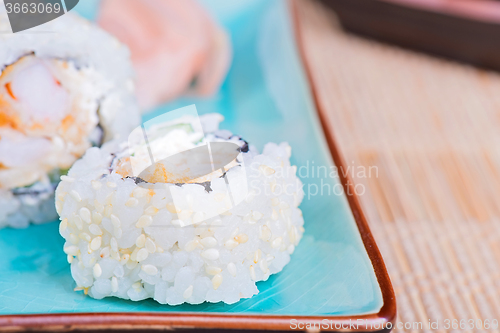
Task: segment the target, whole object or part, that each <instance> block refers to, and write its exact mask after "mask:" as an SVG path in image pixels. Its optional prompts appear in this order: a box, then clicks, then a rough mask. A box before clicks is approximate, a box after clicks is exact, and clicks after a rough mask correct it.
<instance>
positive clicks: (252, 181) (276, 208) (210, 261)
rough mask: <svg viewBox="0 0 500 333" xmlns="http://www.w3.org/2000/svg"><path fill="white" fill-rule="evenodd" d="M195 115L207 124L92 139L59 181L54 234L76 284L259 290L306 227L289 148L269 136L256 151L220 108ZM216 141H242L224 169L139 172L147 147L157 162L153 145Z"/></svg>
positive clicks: (135, 291) (130, 294)
mask: <svg viewBox="0 0 500 333" xmlns="http://www.w3.org/2000/svg"><path fill="white" fill-rule="evenodd" d="M200 118H201V127H202V128H199V126H197V122H196V119H194V118H190V117H189V116H187V117H183V118H181V119H177V120H174V121H171V122H167V123H162V124H159V125H158V126H156V127H152V128H151V129H149V130H148V131H149V134H148V137H149V145H148V147H147V149H146V148H145V147H144V145H143V144H142V143H140V140H135V139H132V140H129V142H128V143H127V142H125V143H123V144H117V143H115V142H111V143H108V144H105V145H104V146H103V147H102V148H97V147H94V148H90V149H89V150H88V151H87V153H86V154H85V155H84V157H83V158H82V159H81V160H79V161H77V162H76V163H75V164H74V165H73V167H72V168H71V169H70V170H69V173H68V175H67V177H64V179H63V180H62V181H61V183H60V184H59V186H58V188H57V191H56V207H57V212H58V213H59V215H60V219H61V223H60V229H59V231H60V233H61V235H62V236H63V237H64V239H65V240H66V242H65V244H64V252H65V253H66V254H67V258H68V262H69V263H70V264H71V274H72V276H73V278H74V280H75V281H76V288H75V290H83V291H84V292H85V293H88V295H90V296H91V297H94V298H97V299H101V298H103V297H108V296H114V297H119V298H123V299H130V300H133V301H139V300H143V299H146V298H153V299H155V300H156V301H158V302H159V303H162V304H170V305H177V304H182V303H191V304H198V303H202V302H205V301H208V302H220V301H223V302H225V303H229V304H231V303H235V302H237V301H239V300H240V299H242V298H249V297H251V296H253V295H255V294H257V293H258V292H259V291H258V289H257V286H256V282H258V281H263V280H267V279H268V278H269V276H270V275H271V274H275V273H278V272H280V271H281V270H282V269H283V267H284V266H285V265H286V264H287V263H288V262H289V261H290V255H291V254H292V253H293V252H294V249H295V246H297V244H298V243H299V241H300V239H301V237H302V234H303V232H304V228H303V223H304V221H303V218H302V212H301V210H300V209H299V208H298V206H299V204H300V202H301V201H302V198H303V195H304V194H303V191H302V184H301V182H300V180H299V179H298V178H297V176H296V170H297V169H296V167H294V166H291V165H290V161H289V158H290V156H291V149H290V146H289V145H288V144H286V143H281V144H279V145H278V144H274V143H268V144H267V145H266V146H265V147H264V150H263V152H262V153H261V154H259V153H258V152H257V150H256V149H255V148H254V147H252V146H249V145H248V144H247V142H246V141H244V140H243V139H242V138H240V137H239V136H236V135H233V134H232V133H230V132H229V131H226V130H219V129H218V123H219V122H220V121H221V120H222V116H220V115H218V114H211V115H206V116H202V117H200ZM204 133H206V135H205V134H204ZM133 136H134V135H133V134H132V135H131V137H132V138H133ZM215 142H225V143H232V144H235V145H237V146H238V156H237V157H236V158H235V159H234V160H232V161H231V162H230V163H228V165H227V167H226V168H225V169H224V170H225V172H221V171H218V170H216V171H213V172H212V173H210V174H208V175H204V176H203V177H199V178H197V179H190V180H186V181H185V182H182V181H179V179H181V178H182V177H181V178H179V177H177V176H176V175H175V174H173V173H171V172H170V173H169V172H167V173H160V174H158V173H157V172H153V173H151V177H150V178H148V177H145V176H144V172H143V171H144V170H147V168H148V165H150V164H151V163H152V161H149V160H148V158H149V156H150V155H149V153H151V152H153V155H154V156H155V161H158V160H160V158H157V156H156V154H161V153H163V154H164V156H162V158H163V157H168V156H173V155H175V154H176V153H179V152H183V151H186V150H189V149H194V148H196V147H200V146H203V145H207V144H210V145H213V143H215ZM212 153H213V158H214V159H216V158H217V156H216V155H217V152H214V151H212ZM139 174H140V175H143V176H142V177H143V178H141V177H138V176H137V175H139ZM145 179H146V180H145Z"/></svg>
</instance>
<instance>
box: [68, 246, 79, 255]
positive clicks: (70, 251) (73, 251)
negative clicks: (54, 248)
mask: <svg viewBox="0 0 500 333" xmlns="http://www.w3.org/2000/svg"><path fill="white" fill-rule="evenodd" d="M78 252H80V249H79V248H78V246H75V245H70V246H66V247H65V248H64V253H66V254H69V255H72V256H76V255H78Z"/></svg>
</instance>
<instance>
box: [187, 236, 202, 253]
mask: <svg viewBox="0 0 500 333" xmlns="http://www.w3.org/2000/svg"><path fill="white" fill-rule="evenodd" d="M198 244H199V240H198V239H197V238H195V239H193V240H190V241H189V242H187V243H186V246H185V248H184V250H185V251H187V252H191V251H194V249H196V248H197V247H198Z"/></svg>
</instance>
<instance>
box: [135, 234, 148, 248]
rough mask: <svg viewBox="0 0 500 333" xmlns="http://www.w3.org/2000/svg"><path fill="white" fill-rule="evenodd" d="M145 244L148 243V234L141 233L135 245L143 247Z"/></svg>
mask: <svg viewBox="0 0 500 333" xmlns="http://www.w3.org/2000/svg"><path fill="white" fill-rule="evenodd" d="M144 245H146V235H144V234H141V235H140V236H139V237H137V239H136V240H135V246H137V247H138V248H143V247H144Z"/></svg>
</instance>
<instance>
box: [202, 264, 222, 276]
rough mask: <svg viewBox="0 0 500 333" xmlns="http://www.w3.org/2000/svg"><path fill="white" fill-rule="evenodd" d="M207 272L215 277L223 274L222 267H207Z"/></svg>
mask: <svg viewBox="0 0 500 333" xmlns="http://www.w3.org/2000/svg"><path fill="white" fill-rule="evenodd" d="M205 272H206V273H207V274H208V275H215V274H219V273H220V272H222V269H221V268H220V267H217V266H207V267H205Z"/></svg>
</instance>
